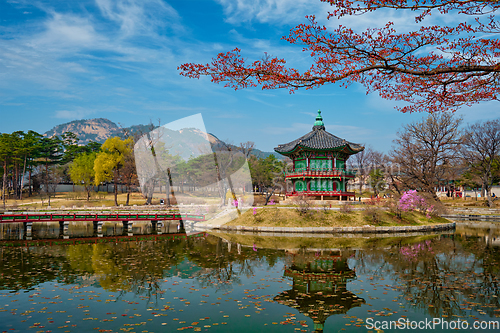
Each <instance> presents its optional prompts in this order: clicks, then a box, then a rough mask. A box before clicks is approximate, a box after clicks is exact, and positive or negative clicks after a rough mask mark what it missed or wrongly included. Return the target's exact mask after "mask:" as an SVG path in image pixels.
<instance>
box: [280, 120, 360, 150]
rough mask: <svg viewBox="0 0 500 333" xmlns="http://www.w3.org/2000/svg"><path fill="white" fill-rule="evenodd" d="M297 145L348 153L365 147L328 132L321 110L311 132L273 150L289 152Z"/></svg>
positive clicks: (295, 148) (297, 146)
mask: <svg viewBox="0 0 500 333" xmlns="http://www.w3.org/2000/svg"><path fill="white" fill-rule="evenodd" d="M299 147H301V148H306V149H313V150H338V151H341V150H344V151H345V152H348V153H350V154H356V153H358V152H360V151H362V150H363V149H365V147H363V146H362V145H359V144H357V143H352V142H349V141H346V140H345V139H341V138H339V137H337V136H335V135H333V134H331V133H328V132H327V131H326V130H325V125H324V124H323V118H322V117H321V111H318V116H317V117H316V122H315V123H314V126H313V129H312V131H311V132H309V133H307V134H306V135H303V136H301V137H300V138H298V139H296V140H293V141H292V142H289V143H285V144H282V145H279V146H278V147H276V148H274V150H275V151H276V152H278V153H280V154H289V153H292V152H293V151H295V150H297V148H299Z"/></svg>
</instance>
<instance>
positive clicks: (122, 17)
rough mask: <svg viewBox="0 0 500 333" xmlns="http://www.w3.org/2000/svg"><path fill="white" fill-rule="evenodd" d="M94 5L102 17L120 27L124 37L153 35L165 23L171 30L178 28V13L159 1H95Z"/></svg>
mask: <svg viewBox="0 0 500 333" xmlns="http://www.w3.org/2000/svg"><path fill="white" fill-rule="evenodd" d="M96 4H97V6H98V7H99V9H100V10H101V13H102V14H103V16H104V17H106V18H108V19H110V20H112V21H115V22H116V23H117V24H119V25H120V30H121V32H122V33H123V34H124V35H125V36H129V35H134V34H145V33H146V34H150V33H154V32H155V30H156V29H157V28H158V27H163V26H165V25H167V22H168V23H170V27H171V28H176V29H178V28H179V27H180V25H179V23H178V21H179V15H178V13H177V12H176V11H175V9H174V8H172V7H171V6H170V5H169V4H167V3H166V2H163V1H160V0H140V1H135V0H118V1H112V0H96Z"/></svg>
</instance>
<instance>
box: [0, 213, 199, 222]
mask: <svg viewBox="0 0 500 333" xmlns="http://www.w3.org/2000/svg"><path fill="white" fill-rule="evenodd" d="M151 220H159V221H164V220H189V221H205V215H200V214H176V213H171V214H168V213H159V214H144V213H137V214H123V213H122V214H120V213H114V214H103V213H98V214H83V213H75V214H57V213H47V214H43V213H37V214H0V223H14V222H50V221H54V222H57V221H151Z"/></svg>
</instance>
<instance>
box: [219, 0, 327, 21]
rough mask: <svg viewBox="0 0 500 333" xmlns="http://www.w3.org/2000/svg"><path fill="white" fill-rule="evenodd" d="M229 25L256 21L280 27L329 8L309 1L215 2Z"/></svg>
mask: <svg viewBox="0 0 500 333" xmlns="http://www.w3.org/2000/svg"><path fill="white" fill-rule="evenodd" d="M216 1H217V2H218V3H219V4H220V5H222V7H223V10H224V14H225V15H226V21H227V22H229V23H231V24H240V23H245V22H252V21H257V22H260V23H271V24H277V25H282V24H286V23H290V22H295V21H296V20H298V19H303V18H304V16H306V15H311V14H316V13H321V12H323V13H326V10H325V9H326V8H329V7H330V6H329V5H327V4H324V3H321V2H320V1H319V0H318V1H314V0H313V1H311V0H216Z"/></svg>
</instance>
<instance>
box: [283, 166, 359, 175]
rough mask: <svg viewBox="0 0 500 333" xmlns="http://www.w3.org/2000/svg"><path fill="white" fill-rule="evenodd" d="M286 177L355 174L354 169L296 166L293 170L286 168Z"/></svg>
mask: <svg viewBox="0 0 500 333" xmlns="http://www.w3.org/2000/svg"><path fill="white" fill-rule="evenodd" d="M285 176H286V177H303V176H305V177H308V176H310V177H314V176H333V177H354V176H356V171H352V170H343V169H337V168H316V169H309V168H296V169H295V170H287V171H286V172H285Z"/></svg>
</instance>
